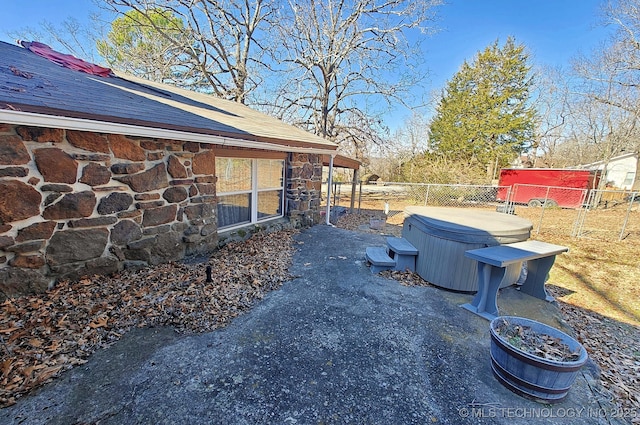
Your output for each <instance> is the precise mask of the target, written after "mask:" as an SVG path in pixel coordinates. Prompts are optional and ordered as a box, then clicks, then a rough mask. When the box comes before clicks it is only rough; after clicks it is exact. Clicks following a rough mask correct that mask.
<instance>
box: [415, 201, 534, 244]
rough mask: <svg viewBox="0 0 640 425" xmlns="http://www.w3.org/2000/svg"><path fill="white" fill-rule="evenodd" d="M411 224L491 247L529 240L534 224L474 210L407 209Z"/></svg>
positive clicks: (433, 232)
mask: <svg viewBox="0 0 640 425" xmlns="http://www.w3.org/2000/svg"><path fill="white" fill-rule="evenodd" d="M405 214H406V215H407V219H408V220H407V221H408V222H409V223H412V224H416V225H418V226H419V227H424V229H423V230H425V231H426V232H427V233H429V234H431V235H433V236H437V237H441V238H443V239H447V240H453V241H458V242H463V243H487V244H489V245H496V244H503V243H512V242H519V241H523V240H527V239H529V236H530V234H531V229H532V228H533V224H532V223H531V222H530V221H529V220H526V219H524V218H521V217H516V216H514V215H510V214H504V213H498V212H493V211H485V210H478V209H471V208H445V207H415V206H413V207H407V208H406V209H405Z"/></svg>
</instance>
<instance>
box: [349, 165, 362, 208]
mask: <svg viewBox="0 0 640 425" xmlns="http://www.w3.org/2000/svg"><path fill="white" fill-rule="evenodd" d="M358 174H360V173H359V172H358V169H354V170H353V181H352V182H351V205H350V207H349V212H350V213H351V214H353V208H354V206H355V204H356V184H358V177H359V176H358Z"/></svg>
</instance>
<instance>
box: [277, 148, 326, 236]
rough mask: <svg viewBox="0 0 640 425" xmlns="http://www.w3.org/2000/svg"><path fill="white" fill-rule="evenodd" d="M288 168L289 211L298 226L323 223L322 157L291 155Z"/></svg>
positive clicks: (302, 154) (301, 154)
mask: <svg viewBox="0 0 640 425" xmlns="http://www.w3.org/2000/svg"><path fill="white" fill-rule="evenodd" d="M288 162H289V164H288V167H287V176H288V179H287V186H286V189H287V210H288V212H289V216H290V219H291V222H292V223H294V224H295V225H296V226H303V227H304V226H309V225H313V224H316V223H319V222H321V216H320V213H321V203H322V157H321V156H320V155H317V154H306V153H291V154H289V161H288Z"/></svg>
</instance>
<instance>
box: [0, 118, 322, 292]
mask: <svg viewBox="0 0 640 425" xmlns="http://www.w3.org/2000/svg"><path fill="white" fill-rule="evenodd" d="M213 148H214V147H213V146H212V145H207V144H200V143H193V142H179V141H171V140H159V139H143V138H135V137H126V136H122V135H114V134H98V133H92V132H84V131H72V130H62V129H51V128H37V127H24V126H13V125H7V124H0V195H1V196H0V298H3V297H7V296H14V295H20V294H25V293H32V292H39V291H42V290H44V289H46V288H47V287H50V286H51V285H52V284H53V283H54V282H55V280H57V279H60V278H70V279H77V278H79V277H81V276H83V275H92V274H109V273H113V272H116V271H118V270H121V269H123V268H125V267H129V266H146V265H154V264H160V263H163V262H168V261H174V260H179V259H182V258H184V257H186V256H190V255H199V254H203V253H207V252H211V251H212V250H214V249H215V248H217V246H218V233H217V224H216V223H217V221H216V191H215V168H214V167H215V154H214V151H213ZM320 161H321V158H320V157H319V156H317V155H300V154H291V155H290V161H289V166H288V167H287V169H288V172H289V176H290V178H289V179H288V180H287V186H286V187H287V206H288V208H289V215H290V216H291V218H292V222H293V225H295V226H302V225H310V224H314V223H317V222H319V219H320V216H319V207H320V195H321V194H320V191H321V189H320V179H321V175H322V163H321V162H320Z"/></svg>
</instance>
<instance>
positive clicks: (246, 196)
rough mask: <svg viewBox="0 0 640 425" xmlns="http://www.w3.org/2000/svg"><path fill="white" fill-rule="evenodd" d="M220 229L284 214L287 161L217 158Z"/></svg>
mask: <svg viewBox="0 0 640 425" xmlns="http://www.w3.org/2000/svg"><path fill="white" fill-rule="evenodd" d="M216 177H217V182H216V192H217V196H218V228H219V229H227V228H231V227H236V226H241V225H245V224H251V223H258V222H260V221H264V220H268V219H272V218H276V217H282V215H283V211H284V160H283V159H258V158H226V157H216Z"/></svg>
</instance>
